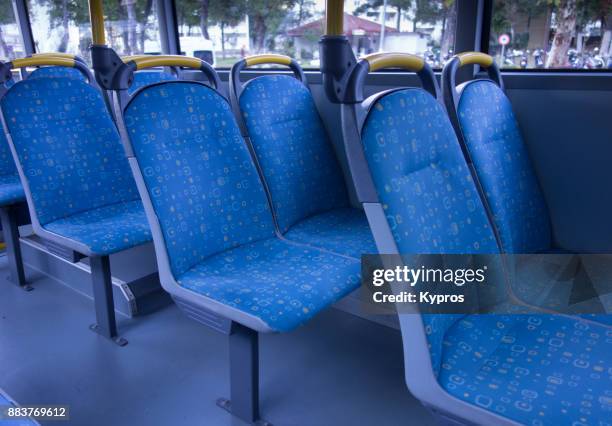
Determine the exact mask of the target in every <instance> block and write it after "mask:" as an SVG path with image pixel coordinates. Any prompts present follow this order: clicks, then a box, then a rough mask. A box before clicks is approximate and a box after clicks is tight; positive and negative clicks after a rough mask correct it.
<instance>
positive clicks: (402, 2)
mask: <svg viewBox="0 0 612 426" xmlns="http://www.w3.org/2000/svg"><path fill="white" fill-rule="evenodd" d="M413 3H414V2H413V0H388V1H387V5H388V6H389V7H393V8H395V11H396V20H395V29H396V30H397V31H400V30H401V28H400V27H401V23H402V13H403V12H406V11H408V10H410V9H411V8H412V7H413ZM383 4H384V0H371V1H368V2H367V3H364V4H362V5H361V6H359V7H358V8H356V9H355V11H354V13H355V15H368V16H376V15H378V12H376V10H377V9H379V8H381V7H383ZM415 15H416V14H415ZM416 24H417V21H416V18H415V20H414V21H413V31H414V30H416Z"/></svg>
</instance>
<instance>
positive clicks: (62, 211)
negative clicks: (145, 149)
mask: <svg viewBox="0 0 612 426" xmlns="http://www.w3.org/2000/svg"><path fill="white" fill-rule="evenodd" d="M0 105H1V107H2V112H3V114H4V118H5V121H6V123H7V125H8V128H9V132H10V134H11V139H12V141H13V146H14V148H15V151H16V153H17V157H18V160H19V164H20V167H21V169H22V171H23V175H24V177H25V179H26V182H27V186H26V188H25V189H26V194H27V193H28V192H29V194H30V196H31V201H32V202H33V208H34V210H35V213H36V219H37V221H38V222H39V223H40V224H41V225H45V224H46V223H49V222H52V221H54V220H57V219H60V218H63V217H67V216H70V215H73V214H76V213H80V212H83V211H87V210H91V209H95V208H98V207H102V206H105V205H111V204H116V203H119V202H124V201H132V200H136V199H138V191H137V189H136V185H135V183H134V179H133V177H132V174H131V171H130V169H129V165H128V163H127V160H126V158H125V155H124V153H123V149H122V146H121V141H120V139H119V134H118V132H117V129H116V128H115V125H114V123H113V121H112V119H111V117H110V115H109V112H108V110H107V109H106V105H105V103H104V101H103V99H102V95H101V94H100V92H99V91H98V90H96V89H95V88H94V87H92V86H91V85H89V84H87V83H86V82H85V81H83V80H79V79H69V78H35V79H27V80H24V81H20V82H18V83H16V84H15V85H14V86H13V87H12V88H11V89H10V90H9V91H8V92H7V93H6V94H5V95H4V96H3V97H2V99H1V100H0Z"/></svg>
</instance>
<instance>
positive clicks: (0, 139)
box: [0, 80, 17, 176]
mask: <svg viewBox="0 0 612 426" xmlns="http://www.w3.org/2000/svg"><path fill="white" fill-rule="evenodd" d="M14 84H15V82H14V81H13V80H8V81H7V82H6V83H4V86H5V87H6V88H9V87H11V86H13V85H14ZM1 127H2V126H0V130H1V131H0V176H7V175H16V174H17V167H16V166H15V161H14V160H13V155H12V154H11V149H10V147H9V144H8V141H7V140H6V135H5V134H4V128H1Z"/></svg>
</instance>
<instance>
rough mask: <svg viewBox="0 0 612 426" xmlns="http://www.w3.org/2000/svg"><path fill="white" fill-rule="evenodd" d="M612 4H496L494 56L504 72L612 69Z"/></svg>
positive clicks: (584, 0)
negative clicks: (511, 69)
mask: <svg viewBox="0 0 612 426" xmlns="http://www.w3.org/2000/svg"><path fill="white" fill-rule="evenodd" d="M611 41H612V1H610V0H556V1H554V2H553V1H550V0H494V2H493V20H492V26H491V40H490V47H489V52H490V53H491V54H492V55H494V56H495V60H496V62H497V64H498V65H499V66H500V67H501V68H515V69H521V68H523V69H525V68H527V69H545V68H548V69H554V68H565V69H567V68H572V69H601V68H612V45H611Z"/></svg>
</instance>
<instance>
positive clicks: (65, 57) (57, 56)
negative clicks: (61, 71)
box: [32, 52, 76, 59]
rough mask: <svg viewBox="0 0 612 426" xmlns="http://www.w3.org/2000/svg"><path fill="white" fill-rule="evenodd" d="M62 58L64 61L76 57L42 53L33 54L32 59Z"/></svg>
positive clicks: (57, 53) (67, 54)
mask: <svg viewBox="0 0 612 426" xmlns="http://www.w3.org/2000/svg"><path fill="white" fill-rule="evenodd" d="M43 57H44V58H64V59H75V58H76V55H73V54H71V53H64V52H43V53H33V54H32V58H43Z"/></svg>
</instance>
